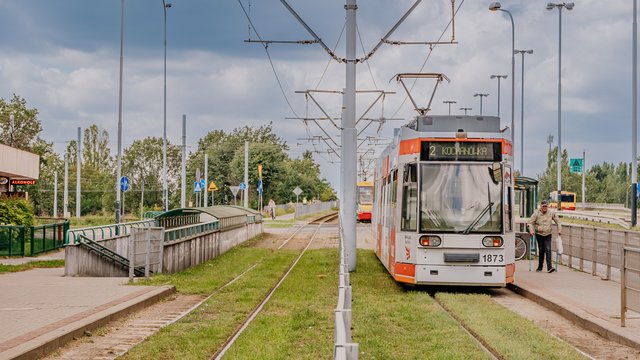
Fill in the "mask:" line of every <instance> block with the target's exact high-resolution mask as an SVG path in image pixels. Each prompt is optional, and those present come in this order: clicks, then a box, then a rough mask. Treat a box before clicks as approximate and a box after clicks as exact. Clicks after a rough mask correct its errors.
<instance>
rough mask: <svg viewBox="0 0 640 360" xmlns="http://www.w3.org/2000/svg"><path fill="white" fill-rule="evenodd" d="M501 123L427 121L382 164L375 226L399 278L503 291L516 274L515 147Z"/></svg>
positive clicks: (403, 132)
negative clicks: (513, 168) (513, 160)
mask: <svg viewBox="0 0 640 360" xmlns="http://www.w3.org/2000/svg"><path fill="white" fill-rule="evenodd" d="M507 139H509V135H508V133H505V132H503V131H501V130H500V119H499V118H498V117H494V116H466V115H465V116H419V117H418V118H417V121H415V123H414V125H412V126H411V127H406V126H405V127H401V128H399V129H396V130H395V134H394V139H393V142H392V143H391V144H390V145H389V146H388V147H387V148H386V149H385V150H384V151H383V152H382V154H381V156H380V157H379V158H378V159H377V161H376V165H375V172H374V195H375V196H374V201H373V216H372V227H373V229H372V230H373V234H374V238H375V241H376V254H377V256H378V258H379V259H380V261H381V262H382V264H383V265H384V266H385V267H386V269H387V270H388V271H389V273H390V274H391V275H392V276H393V278H394V279H395V280H396V281H398V282H402V283H408V284H424V285H472V286H488V287H503V286H506V285H507V284H508V283H511V282H513V280H514V273H515V233H514V216H513V208H514V189H513V184H514V181H513V180H514V179H513V173H512V158H513V152H512V144H511V142H510V141H508V140H507Z"/></svg>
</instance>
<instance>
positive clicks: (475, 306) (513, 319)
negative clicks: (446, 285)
mask: <svg viewBox="0 0 640 360" xmlns="http://www.w3.org/2000/svg"><path fill="white" fill-rule="evenodd" d="M436 298H437V299H438V300H439V301H441V302H442V303H443V304H444V306H445V307H446V308H447V309H450V310H452V312H453V313H455V314H456V316H457V317H458V318H459V319H461V320H462V321H463V322H464V323H465V324H466V325H467V326H468V327H469V328H470V329H471V331H472V332H473V333H475V334H477V335H479V336H480V337H481V338H482V339H484V341H486V343H488V344H491V346H492V347H493V348H494V349H495V350H497V351H498V352H499V353H500V354H502V355H503V356H504V358H505V359H584V357H583V356H582V355H581V354H580V353H578V352H577V351H575V350H574V349H573V348H572V347H570V346H569V345H567V344H566V343H564V342H561V341H560V340H558V339H556V338H554V337H552V336H551V335H549V334H547V333H545V332H544V331H543V330H541V329H540V328H539V327H537V326H536V325H535V324H534V323H533V322H532V321H530V320H528V319H525V318H523V317H522V316H519V315H517V314H515V313H514V312H512V311H510V310H508V309H506V308H504V307H502V306H501V305H499V304H498V303H496V302H495V301H493V300H492V299H491V297H490V296H489V295H485V294H452V293H438V294H436Z"/></svg>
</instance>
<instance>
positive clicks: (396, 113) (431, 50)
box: [391, 0, 465, 118]
mask: <svg viewBox="0 0 640 360" xmlns="http://www.w3.org/2000/svg"><path fill="white" fill-rule="evenodd" d="M464 2H465V0H462V1H461V2H460V5H458V8H457V9H456V11H455V12H454V13H453V16H452V17H451V20H449V23H448V24H447V26H445V28H444V30H442V33H441V34H440V36H439V37H438V41H436V42H440V40H442V37H443V36H444V35H445V33H446V32H447V30H448V29H449V27H450V26H451V24H452V23H453V19H454V18H455V16H456V15H457V14H458V11H459V10H460V8H461V7H462V5H463V4H464ZM436 46H437V44H433V45H431V46H429V52H428V53H427V57H426V58H425V59H424V62H423V63H422V66H421V67H420V70H418V73H421V72H422V70H424V67H425V66H427V62H428V61H429V59H430V58H431V54H432V53H433V50H434V49H435V48H436ZM417 81H418V79H414V80H413V84H411V87H410V89H409V91H413V88H414V87H415V85H416V82H417ZM408 98H409V95H407V96H405V97H404V100H402V103H400V105H399V106H398V108H397V109H396V111H395V112H394V113H393V115H392V116H391V117H392V118H394V117H396V115H398V113H399V112H400V110H401V109H402V107H403V106H404V104H405V103H406V102H407V99H408Z"/></svg>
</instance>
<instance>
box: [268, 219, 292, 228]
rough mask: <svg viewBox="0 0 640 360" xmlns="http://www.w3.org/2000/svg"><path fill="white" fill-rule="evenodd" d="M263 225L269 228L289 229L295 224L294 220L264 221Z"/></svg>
mask: <svg viewBox="0 0 640 360" xmlns="http://www.w3.org/2000/svg"><path fill="white" fill-rule="evenodd" d="M264 223H265V225H267V226H268V227H270V228H290V227H293V225H295V224H296V220H295V219H287V220H266V221H265V222H264Z"/></svg>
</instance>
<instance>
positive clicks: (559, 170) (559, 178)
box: [556, 8, 562, 210]
mask: <svg viewBox="0 0 640 360" xmlns="http://www.w3.org/2000/svg"><path fill="white" fill-rule="evenodd" d="M557 156H558V157H557V163H556V168H557V169H556V170H557V183H558V210H562V207H561V202H562V196H561V195H562V8H558V154H557Z"/></svg>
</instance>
